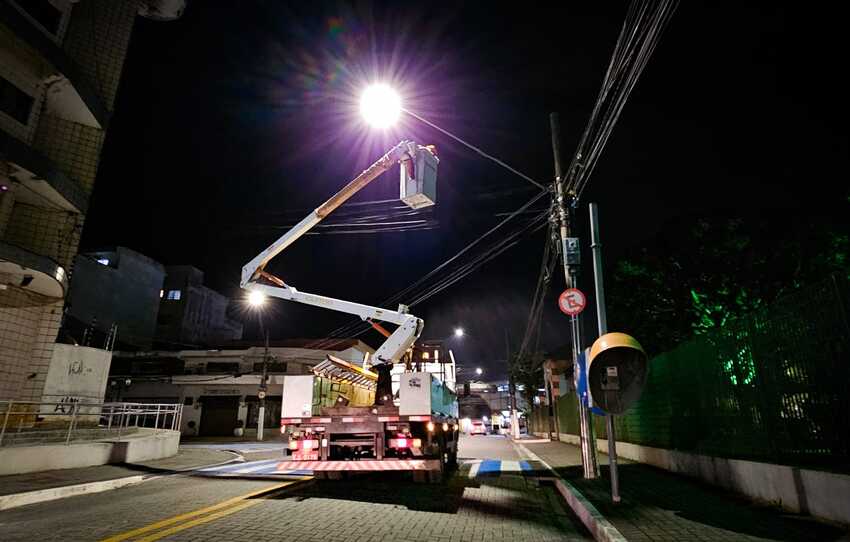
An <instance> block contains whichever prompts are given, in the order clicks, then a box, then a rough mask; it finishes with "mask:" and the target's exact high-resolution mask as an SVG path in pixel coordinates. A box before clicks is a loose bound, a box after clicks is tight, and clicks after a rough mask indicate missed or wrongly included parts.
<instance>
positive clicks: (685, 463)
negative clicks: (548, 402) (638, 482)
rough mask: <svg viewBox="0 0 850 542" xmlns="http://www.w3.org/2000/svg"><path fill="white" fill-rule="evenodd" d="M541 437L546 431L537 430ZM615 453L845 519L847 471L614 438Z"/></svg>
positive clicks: (849, 495)
mask: <svg viewBox="0 0 850 542" xmlns="http://www.w3.org/2000/svg"><path fill="white" fill-rule="evenodd" d="M540 436H545V435H544V434H542V433H541V434H540ZM559 436H560V439H561V441H562V442H568V443H570V444H574V445H576V446H578V445H579V438H578V436H576V435H569V434H565V433H560V434H559ZM596 448H597V449H598V450H599V451H600V452H602V453H607V452H608V441H607V440H604V439H597V440H596ZM617 454H618V456H620V457H623V458H625V459H630V460H632V461H637V462H640V463H646V464H648V465H652V466H655V467H658V468H662V469H665V470H669V471H671V472H675V473H678V474H684V475H686V476H691V477H694V478H698V479H700V480H702V481H704V482H708V483H709V484H712V485H716V486H720V487H722V488H725V489H728V490H731V491H735V492H737V493H741V494H743V495H746V496H747V497H750V498H752V499H756V500H759V501H765V502H769V503H772V504H777V505H779V506H782V507H783V508H785V509H787V510H791V511H793V512H797V513H803V514H811V515H812V516H815V517H818V518H822V519H827V520H830V521H838V522H841V523H846V524H850V476H848V475H845V474H836V473H830V472H823V471H816V470H810V469H801V468H797V467H791V466H788V465H774V464H771V463H758V462H755V461H744V460H742V459H727V458H723V457H712V456H706V455H698V454H690V453H685V452H679V451H676V450H665V449H663V448H652V447H649V446H639V445H637V444H631V443H628V442H618V443H617Z"/></svg>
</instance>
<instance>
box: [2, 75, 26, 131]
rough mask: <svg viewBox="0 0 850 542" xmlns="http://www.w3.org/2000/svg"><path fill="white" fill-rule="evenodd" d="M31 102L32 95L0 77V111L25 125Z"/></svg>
mask: <svg viewBox="0 0 850 542" xmlns="http://www.w3.org/2000/svg"><path fill="white" fill-rule="evenodd" d="M33 103H34V100H33V97H32V96H30V95H29V94H27V93H26V92H24V91H23V90H21V89H19V88H18V87H16V86H15V85H13V84H12V83H10V82H9V81H7V80H6V79H4V78H2V77H0V111H2V112H4V113H6V114H7V115H9V116H10V117H12V118H13V119H15V120H16V121H18V122H20V123H21V124H23V125H26V124H27V123H28V122H29V120H30V111H32V105H33Z"/></svg>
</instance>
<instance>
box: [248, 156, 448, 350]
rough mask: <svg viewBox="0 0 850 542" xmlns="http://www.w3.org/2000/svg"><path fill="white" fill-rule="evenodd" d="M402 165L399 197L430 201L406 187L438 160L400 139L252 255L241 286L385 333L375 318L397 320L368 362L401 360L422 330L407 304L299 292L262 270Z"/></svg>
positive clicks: (430, 171)
mask: <svg viewBox="0 0 850 542" xmlns="http://www.w3.org/2000/svg"><path fill="white" fill-rule="evenodd" d="M399 162H400V163H401V164H402V171H401V193H402V194H401V195H402V200H403V201H405V203H407V204H408V205H409V206H411V207H413V208H419V207H425V206H427V205H433V203H434V202H433V199H429V198H427V197H422V194H420V193H418V192H416V191H415V190H414V191H413V192H416V193H413V194H411V193H409V191H408V190H407V189H406V186H407V185H409V184H410V183H411V182H413V184H414V185H416V184H417V182H418V185H419V186H421V185H422V178H423V177H422V176H423V175H429V174H430V175H431V176H432V177H433V178H432V179H430V181H431V185H432V188H433V182H434V181H435V176H436V165H437V162H438V160H437V158H436V156H434V154H433V151H432V148H430V147H422V146H418V145H416V143H414V142H412V141H402V142H400V143H399V144H397V145H396V146H395V147H393V148H392V149H390V150H389V151H388V152H387V153H386V154H384V156H382V157H381V158H379V159H378V160H377V161H376V162H375V163H374V164H372V165H371V166H369V167H368V168H366V169H365V170H364V171H363V172H362V173H361V174H360V175H358V176H357V177H356V178H355V179H354V180H352V181H351V182H349V183H348V184H347V185H346V186H345V187H343V188H342V190H340V191H339V192H337V193H336V194H334V195H333V196H331V198H330V199H328V200H327V201H326V202H325V203H323V204H322V205H320V206H319V207H317V208H316V209H315V210H314V211H313V212H311V213H310V214H309V215H307V217H305V218H304V219H303V220H301V222H299V223H298V224H296V225H295V226H294V227H293V228H292V229H290V230H289V231H288V232H286V233H285V234H283V235H282V236H281V237H280V238H279V239H278V240H277V241H275V242H274V243H272V244H271V245H270V246H269V247H268V248H266V249H265V250H264V251H262V252H261V253H260V254H258V255H257V256H256V257H255V258H254V259H252V260H251V261H250V262H248V263H247V264H245V266H244V267H243V268H242V280H241V283H240V285H241V287H242V288H243V289H246V290H250V291H259V292H261V293H263V294H265V295H269V296H273V297H278V298H280V299H288V300H290V301H297V302H298V303H303V304H305V305H313V306H316V307H323V308H326V309H331V310H335V311H338V312H344V313H347V314H354V315H357V316H359V317H360V318H362V319H363V320H365V321H368V322H370V323H372V325H373V326H374V327H376V329H378V330H379V331H382V332H383V328H381V327H380V326H379V325H377V324H376V323H375V321H376V320H378V321H382V322H389V323H392V324H396V325H397V326H398V328H397V329H396V330H395V331H393V332H392V333H390V334H389V336H388V337H387V339H386V340H385V341H384V343H383V344H382V345H381V346H380V347H379V348H378V349H377V350H376V351H375V354H374V356H372V365H382V364H390V365H391V364H392V363H395V362H397V361H398V360H399V358H400V357H401V356H402V355H404V353H405V352H406V351H407V350H408V349H409V348H410V347H411V346H413V343H414V342H416V339H418V338H419V335H420V334H421V333H422V328H423V326H424V322H423V321H422V319H420V318H417V317H416V316H413V315H412V314H409V313H408V309H407V307H406V306H405V305H399V307H398V310H394V311H393V310H387V309H382V308H380V307H372V306H369V305H362V304H360V303H353V302H351V301H343V300H341V299H334V298H332V297H326V296H322V295H317V294H310V293H306V292H300V291H298V290H296V289H295V287H293V286H291V285H289V284H286V283H285V282H284V281H283V280H282V279H280V278H278V277H276V276H274V275H272V274H271V273H268V272H267V271H265V267H266V265H267V264H268V263H269V261H270V260H271V259H272V258H274V257H275V256H277V255H278V254H280V253H281V252H282V251H283V250H284V249H285V248H286V247H288V246H289V245H291V244H292V243H294V242H295V241H296V240H297V239H298V238H299V237H301V236H302V235H304V234H305V233H307V232H308V231H310V229H311V228H313V227H314V226H316V224H318V223H319V222H321V221H322V220H323V219H324V218H325V217H327V216H328V215H329V214H331V213H332V212H333V211H334V210H335V209H337V208H338V207H339V206H340V205H342V204H343V203H345V202H346V201H348V200H349V199H350V198H351V197H352V196H354V195H355V194H356V193H357V192H359V191H360V190H362V189H363V188H365V187H366V186H367V185H368V184H369V183H371V182H372V181H373V180H375V179H376V178H378V176H380V175H381V174H382V173H384V172H386V171H387V170H389V169H390V168H392V167H393V166H394V165H395V164H396V163H399Z"/></svg>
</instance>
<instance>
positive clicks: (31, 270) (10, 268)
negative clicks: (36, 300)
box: [0, 241, 68, 302]
mask: <svg viewBox="0 0 850 542" xmlns="http://www.w3.org/2000/svg"><path fill="white" fill-rule="evenodd" d="M7 285H11V286H16V287H18V288H21V289H23V290H25V291H27V292H32V293H36V294H39V295H41V296H43V297H45V298H47V299H46V301H48V302H49V301H54V300H57V299H62V298H63V297H64V296H65V292H67V291H68V276H67V274H66V273H65V269H64V268H63V267H62V266H61V265H59V264H58V263H56V262H54V261H53V260H51V259H50V258H48V257H46V256H41V255H40V254H35V253H34V252H30V251H29V250H25V249H22V248H20V247H16V246H15V245H10V244H9V243H6V242H4V241H0V288H4V289H5V287H6V286H7Z"/></svg>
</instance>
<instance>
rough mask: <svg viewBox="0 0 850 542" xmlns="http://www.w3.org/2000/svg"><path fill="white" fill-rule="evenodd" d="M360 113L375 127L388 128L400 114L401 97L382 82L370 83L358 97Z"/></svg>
mask: <svg viewBox="0 0 850 542" xmlns="http://www.w3.org/2000/svg"><path fill="white" fill-rule="evenodd" d="M360 114H361V115H363V118H364V119H366V122H368V123H369V124H371V125H372V126H374V127H375V128H389V127H390V126H392V125H393V124H395V122H396V121H397V120H398V117H399V115H400V114H401V98H400V97H399V95H398V93H397V92H396V91H394V90H393V89H392V88H390V87H389V86H387V85H385V84H383V83H376V84H374V85H370V86H368V87H366V90H365V91H363V96H361V98H360Z"/></svg>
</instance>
